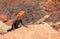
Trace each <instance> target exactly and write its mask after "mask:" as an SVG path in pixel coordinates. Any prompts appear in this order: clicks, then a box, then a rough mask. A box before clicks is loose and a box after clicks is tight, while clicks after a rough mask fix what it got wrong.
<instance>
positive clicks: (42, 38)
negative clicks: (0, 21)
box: [0, 23, 60, 39]
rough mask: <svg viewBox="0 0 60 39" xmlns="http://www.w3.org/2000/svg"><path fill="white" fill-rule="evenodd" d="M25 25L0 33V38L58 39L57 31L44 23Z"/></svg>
mask: <svg viewBox="0 0 60 39" xmlns="http://www.w3.org/2000/svg"><path fill="white" fill-rule="evenodd" d="M27 26H28V28H25V27H21V28H19V29H16V30H13V31H11V32H9V33H7V34H4V35H0V39H60V35H59V33H58V32H57V31H55V30H54V29H52V28H51V27H50V26H49V25H48V24H46V23H45V24H40V25H27Z"/></svg>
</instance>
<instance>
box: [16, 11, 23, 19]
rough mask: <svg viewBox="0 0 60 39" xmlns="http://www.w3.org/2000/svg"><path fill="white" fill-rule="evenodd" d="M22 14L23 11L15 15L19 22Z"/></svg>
mask: <svg viewBox="0 0 60 39" xmlns="http://www.w3.org/2000/svg"><path fill="white" fill-rule="evenodd" d="M23 14H24V11H20V12H19V13H18V14H17V15H16V18H17V19H18V20H19V19H20V18H21V17H22V15H23Z"/></svg>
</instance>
